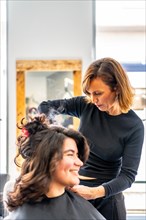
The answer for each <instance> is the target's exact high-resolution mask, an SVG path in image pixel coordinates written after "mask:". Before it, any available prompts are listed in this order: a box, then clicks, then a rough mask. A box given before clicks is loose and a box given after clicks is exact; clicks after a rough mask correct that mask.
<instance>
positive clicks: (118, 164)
mask: <svg viewBox="0 0 146 220" xmlns="http://www.w3.org/2000/svg"><path fill="white" fill-rule="evenodd" d="M52 109H54V110H55V111H56V112H59V113H61V114H68V115H71V116H75V117H78V118H80V126H79V131H81V132H82V134H83V135H84V136H85V137H86V138H87V140H88V143H89V145H90V156H89V159H88V161H87V162H86V164H85V165H84V166H83V167H82V168H81V170H80V175H84V176H88V177H95V178H97V181H98V183H99V185H100V184H103V185H104V187H105V191H106V196H105V197H108V196H111V195H114V194H117V193H119V192H121V191H123V190H125V189H127V188H129V187H130V186H131V184H132V183H133V182H134V181H135V176H136V175H137V170H138V166H139V162H140V157H141V151H142V145H143V138H144V125H143V123H142V120H141V119H140V118H139V117H138V116H137V115H136V113H135V112H134V111H133V110H130V111H129V112H128V113H125V114H124V113H122V114H120V115H117V116H111V115H108V114H107V113H106V112H102V111H100V110H99V109H98V108H97V107H96V106H95V105H94V104H92V103H87V102H86V101H85V97H83V96H79V97H74V98H71V99H63V100H53V101H50V100H48V101H47V102H45V101H44V102H42V103H41V104H40V105H39V107H38V110H39V112H40V113H45V114H46V115H48V116H49V113H50V111H52Z"/></svg>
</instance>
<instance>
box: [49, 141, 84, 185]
mask: <svg viewBox="0 0 146 220" xmlns="http://www.w3.org/2000/svg"><path fill="white" fill-rule="evenodd" d="M82 165H83V162H82V161H81V160H80V159H79V158H78V149H77V145H76V142H75V141H74V140H73V139H72V138H66V139H65V140H64V143H63V158H62V159H61V160H60V161H59V162H58V165H57V168H56V171H55V172H54V173H53V178H52V182H51V184H53V185H56V187H66V186H73V185H76V184H79V182H80V181H79V178H78V172H79V169H80V167H81V166H82Z"/></svg>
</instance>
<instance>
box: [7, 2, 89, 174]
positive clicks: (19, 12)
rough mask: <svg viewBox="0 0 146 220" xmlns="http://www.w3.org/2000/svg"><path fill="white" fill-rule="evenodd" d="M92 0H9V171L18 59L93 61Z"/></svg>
mask: <svg viewBox="0 0 146 220" xmlns="http://www.w3.org/2000/svg"><path fill="white" fill-rule="evenodd" d="M91 53H92V1H80V0H76V1H74V0H69V1H66V0H65V1H63V0H62V1H50V0H48V1H41V0H39V1H35V0H34V1H29V0H28V1H24V0H19V1H15V0H11V1H8V89H9V91H8V95H9V98H8V103H9V104H8V148H9V151H8V156H9V164H8V165H9V166H8V167H9V173H10V174H11V176H14V175H15V172H16V169H15V166H14V163H13V157H14V156H15V152H16V148H15V139H16V132H15V131H16V60H20V59H81V60H82V62H83V72H84V70H85V69H86V68H87V66H88V65H89V64H90V62H91V61H92V54H91Z"/></svg>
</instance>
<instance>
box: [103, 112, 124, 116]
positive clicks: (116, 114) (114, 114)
mask: <svg viewBox="0 0 146 220" xmlns="http://www.w3.org/2000/svg"><path fill="white" fill-rule="evenodd" d="M105 112H106V113H107V114H108V115H111V116H118V115H121V114H122V111H117V112H116V113H113V114H111V113H110V112H109V111H105Z"/></svg>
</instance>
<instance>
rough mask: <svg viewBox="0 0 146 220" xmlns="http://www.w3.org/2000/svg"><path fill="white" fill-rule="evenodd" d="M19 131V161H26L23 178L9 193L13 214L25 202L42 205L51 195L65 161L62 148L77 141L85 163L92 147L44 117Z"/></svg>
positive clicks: (9, 203)
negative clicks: (54, 177)
mask: <svg viewBox="0 0 146 220" xmlns="http://www.w3.org/2000/svg"><path fill="white" fill-rule="evenodd" d="M17 127H18V128H19V129H21V131H22V132H21V134H20V135H19V136H18V138H17V146H18V154H17V155H16V157H15V158H14V161H15V163H16V165H19V164H18V162H17V159H18V157H19V156H20V155H21V156H22V157H23V159H24V161H23V163H22V166H21V173H20V176H19V177H18V178H17V179H16V182H15V185H14V190H13V192H9V193H8V200H7V202H6V203H7V204H6V205H7V208H8V210H10V211H12V210H14V209H16V208H17V207H18V206H21V205H22V204H23V203H24V202H40V201H41V200H42V199H43V198H44V197H45V194H46V193H47V192H48V191H49V183H50V181H51V178H52V175H53V173H54V171H55V169H56V166H57V164H58V162H59V161H60V160H61V159H62V157H63V152H62V145H63V142H64V140H65V139H66V138H67V137H69V138H72V139H74V140H75V142H76V144H77V148H78V156H79V158H80V159H81V160H82V161H83V162H85V161H86V160H87V158H88V155H89V146H88V144H87V141H86V139H85V137H84V136H83V135H82V134H81V133H80V132H78V131H76V130H74V129H69V128H64V127H61V126H55V125H48V122H47V120H46V116H45V115H44V114H42V115H39V116H36V117H34V119H31V120H30V121H29V122H26V123H24V119H22V121H21V125H20V126H18V125H17Z"/></svg>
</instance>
